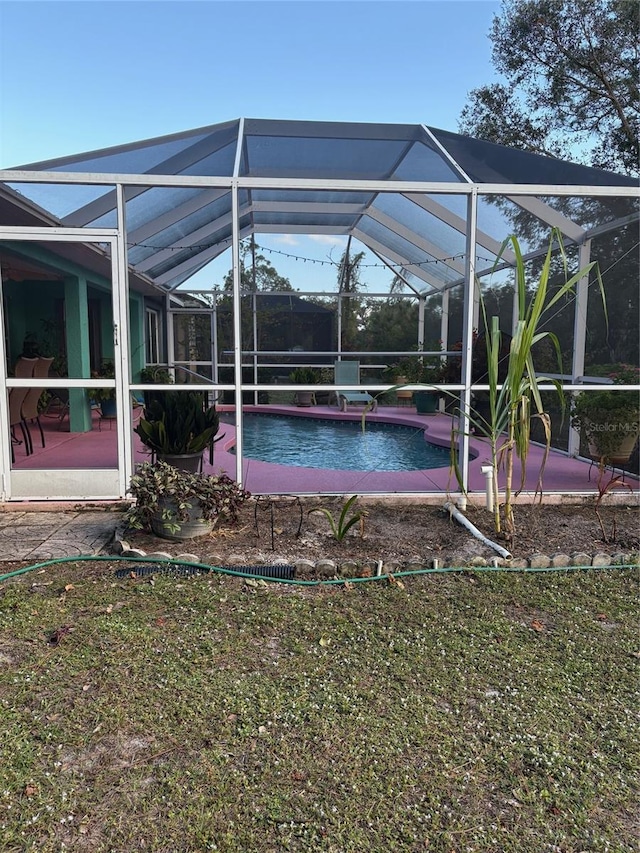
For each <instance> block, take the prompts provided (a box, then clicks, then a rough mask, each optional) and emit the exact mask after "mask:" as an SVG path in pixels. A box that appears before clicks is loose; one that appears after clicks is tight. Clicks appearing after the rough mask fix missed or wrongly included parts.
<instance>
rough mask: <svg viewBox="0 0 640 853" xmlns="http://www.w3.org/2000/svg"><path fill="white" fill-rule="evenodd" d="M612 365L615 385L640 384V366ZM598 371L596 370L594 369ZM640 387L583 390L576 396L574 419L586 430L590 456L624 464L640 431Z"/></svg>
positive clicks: (573, 405) (615, 463) (601, 460)
mask: <svg viewBox="0 0 640 853" xmlns="http://www.w3.org/2000/svg"><path fill="white" fill-rule="evenodd" d="M612 367H614V366H613V365H609V366H608V368H601V369H600V370H599V371H598V372H601V371H603V370H604V369H608V370H609V371H610V372H609V379H611V380H612V382H613V384H614V385H638V384H640V370H639V369H638V368H637V367H631V366H630V365H626V364H622V365H617V366H615V367H614V369H613V370H611V368H612ZM594 373H595V370H594ZM639 418H640V394H639V392H638V391H613V390H612V391H581V392H580V393H579V394H578V395H577V396H576V397H575V398H574V400H573V403H572V408H571V423H572V425H573V426H574V427H576V428H577V429H579V430H580V431H581V432H582V435H583V437H584V438H585V440H586V441H587V445H588V447H589V456H590V457H591V458H592V459H593V460H595V461H596V462H599V463H601V464H605V465H606V464H610V465H624V464H625V463H626V462H628V461H629V457H630V456H631V454H632V453H633V449H634V447H635V444H636V441H637V438H638V434H639V432H640V423H639Z"/></svg>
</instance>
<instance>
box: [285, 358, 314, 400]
mask: <svg viewBox="0 0 640 853" xmlns="http://www.w3.org/2000/svg"><path fill="white" fill-rule="evenodd" d="M318 379H319V376H318V372H317V370H315V369H314V368H313V367H296V368H295V370H292V371H291V373H290V374H289V381H290V382H292V383H293V384H294V385H307V386H308V385H317V384H318ZM294 399H295V403H296V406H314V405H315V402H316V398H315V394H314V392H313V391H312V390H311V389H310V388H308V387H307V388H304V389H303V390H301V391H296V393H295V398H294Z"/></svg>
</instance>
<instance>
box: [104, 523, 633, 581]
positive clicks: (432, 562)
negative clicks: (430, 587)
mask: <svg viewBox="0 0 640 853" xmlns="http://www.w3.org/2000/svg"><path fill="white" fill-rule="evenodd" d="M112 548H113V554H114V556H120V557H145V558H147V559H155V560H174V561H176V562H182V563H198V564H199V563H200V559H199V557H198V556H197V554H190V553H186V552H183V553H179V554H176V555H172V554H170V553H169V552H168V551H149V552H146V551H143V550H142V549H141V548H132V547H131V546H130V545H129V543H128V542H127V540H126V539H125V538H124V531H121V530H116V533H115V536H114V541H113V546H112ZM216 557H217V555H215V554H214V555H213V558H216ZM246 562H247V561H246V558H245V557H244V556H242V555H240V554H229V555H228V556H227V557H225V558H222V557H219V558H218V559H212V560H211V563H212V565H220V566H224V567H229V568H233V567H234V566H242V565H246ZM283 563H286V564H288V565H289V564H291V565H294V566H295V568H296V570H297V571H304V572H305V573H312V572H315V573H316V574H317V575H318V577H319V578H322V579H324V578H334V577H342V578H357V577H374V576H376V575H388V574H397V573H398V572H411V571H421V570H424V569H449V568H450V569H461V570H464V569H471V570H473V569H477V568H488V567H491V568H494V569H499V568H508V569H542V570H544V569H563V568H572V567H573V568H576V567H584V568H589V567H593V568H604V567H605V566H640V554H638V553H636V552H632V553H625V552H622V551H619V552H616V553H615V554H605V553H595V554H588V553H586V552H583V551H576V552H574V553H573V554H552V555H551V556H548V555H547V554H532V555H531V556H530V557H528V558H522V557H520V558H516V557H514V558H512V559H504V558H502V557H497V556H496V557H490V558H488V559H487V558H485V557H479V556H478V557H472V558H471V559H470V560H469V561H468V563H466V564H465V565H463V566H461V565H458V566H447V565H446V564H445V563H443V562H442V561H441V560H439V559H437V558H426V557H420V556H416V557H410V558H409V559H407V560H353V559H347V560H344V561H343V562H339V563H338V562H336V561H334V560H325V559H320V560H316V561H315V562H314V561H313V560H305V559H300V558H299V559H297V560H295V561H294V562H293V563H290V561H289V560H286V559H284V558H280V557H274V559H273V561H272V562H271V563H265V564H264V565H265V566H267V565H270V566H272V565H281V564H283Z"/></svg>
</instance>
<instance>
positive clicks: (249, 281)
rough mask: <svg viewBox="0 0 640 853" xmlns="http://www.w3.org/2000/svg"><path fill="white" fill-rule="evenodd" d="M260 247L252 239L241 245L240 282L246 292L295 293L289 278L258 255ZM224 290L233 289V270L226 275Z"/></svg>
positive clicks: (223, 283)
mask: <svg viewBox="0 0 640 853" xmlns="http://www.w3.org/2000/svg"><path fill="white" fill-rule="evenodd" d="M259 248H260V246H258V244H257V243H256V242H255V240H254V238H253V237H251V238H250V239H249V240H243V241H242V242H241V243H240V282H241V287H242V290H245V291H247V290H248V291H262V292H265V291H278V290H286V291H294V288H293V287H292V285H291V282H290V281H289V279H288V278H285V277H284V276H282V275H280V274H279V273H278V271H277V270H276V268H275V267H274V266H273V265H272V264H271V262H270V261H269V260H267V258H265V256H264V255H261V254H259V253H256V250H257V249H259ZM222 286H223V288H224V290H226V291H229V292H230V291H231V290H232V289H233V270H232V269H231V270H229V272H228V273H227V274H226V275H225V277H224V280H223V282H222Z"/></svg>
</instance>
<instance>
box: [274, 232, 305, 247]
mask: <svg viewBox="0 0 640 853" xmlns="http://www.w3.org/2000/svg"><path fill="white" fill-rule="evenodd" d="M274 243H280V244H282V245H283V246H299V245H300V242H299V240H297V239H296V238H295V237H294V236H293V234H283V235H282V236H281V237H276V238H275V240H274Z"/></svg>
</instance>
